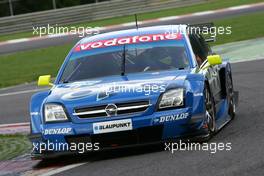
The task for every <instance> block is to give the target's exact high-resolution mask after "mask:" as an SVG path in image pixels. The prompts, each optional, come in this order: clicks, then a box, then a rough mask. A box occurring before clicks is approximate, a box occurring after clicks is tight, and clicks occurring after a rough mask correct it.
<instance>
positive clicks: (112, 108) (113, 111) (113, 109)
mask: <svg viewBox="0 0 264 176" xmlns="http://www.w3.org/2000/svg"><path fill="white" fill-rule="evenodd" d="M105 112H106V114H107V116H116V115H117V106H116V105H115V104H108V105H107V106H106V107H105Z"/></svg>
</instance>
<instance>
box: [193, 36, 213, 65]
mask: <svg viewBox="0 0 264 176" xmlns="http://www.w3.org/2000/svg"><path fill="white" fill-rule="evenodd" d="M189 38H190V42H191V45H192V48H193V51H194V54H195V55H196V57H199V59H201V60H202V62H203V61H204V60H205V59H206V58H207V56H208V54H209V53H211V49H210V47H209V46H208V44H207V43H206V42H205V40H204V38H203V37H202V36H201V35H198V34H190V35H189Z"/></svg>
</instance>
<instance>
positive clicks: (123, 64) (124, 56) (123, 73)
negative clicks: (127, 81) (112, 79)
mask: <svg viewBox="0 0 264 176" xmlns="http://www.w3.org/2000/svg"><path fill="white" fill-rule="evenodd" d="M122 56H123V57H122V65H121V76H124V75H125V73H126V45H124V49H123V54H122Z"/></svg>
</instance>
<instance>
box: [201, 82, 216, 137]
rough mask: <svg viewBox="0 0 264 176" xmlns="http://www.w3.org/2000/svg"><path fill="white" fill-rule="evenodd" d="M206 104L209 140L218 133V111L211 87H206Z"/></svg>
mask: <svg viewBox="0 0 264 176" xmlns="http://www.w3.org/2000/svg"><path fill="white" fill-rule="evenodd" d="M204 95H205V98H204V101H205V102H204V103H205V117H206V124H205V125H206V126H207V129H208V135H209V138H210V137H212V135H213V134H214V133H215V132H216V121H215V120H216V111H215V103H214V99H213V96H212V94H211V91H210V89H209V86H208V85H206V86H205V90H204Z"/></svg>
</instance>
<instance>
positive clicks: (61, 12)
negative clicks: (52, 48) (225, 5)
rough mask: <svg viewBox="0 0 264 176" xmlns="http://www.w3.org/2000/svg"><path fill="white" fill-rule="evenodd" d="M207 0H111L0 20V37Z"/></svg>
mask: <svg viewBox="0 0 264 176" xmlns="http://www.w3.org/2000/svg"><path fill="white" fill-rule="evenodd" d="M204 1H206V0H111V1H105V2H100V3H95V4H87V5H81V6H74V7H69V8H62V9H55V10H47V11H42V12H35V13H29V14H23V15H17V16H10V17H3V18H0V34H10V33H16V32H22V31H30V30H32V27H33V26H46V25H47V24H50V25H55V24H58V25H60V26H61V25H68V24H74V23H81V22H86V21H93V20H99V19H106V18H113V17H119V16H125V15H131V14H135V13H145V12H152V11H158V10H163V9H169V8H173V7H183V6H188V5H192V4H198V3H201V2H204Z"/></svg>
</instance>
